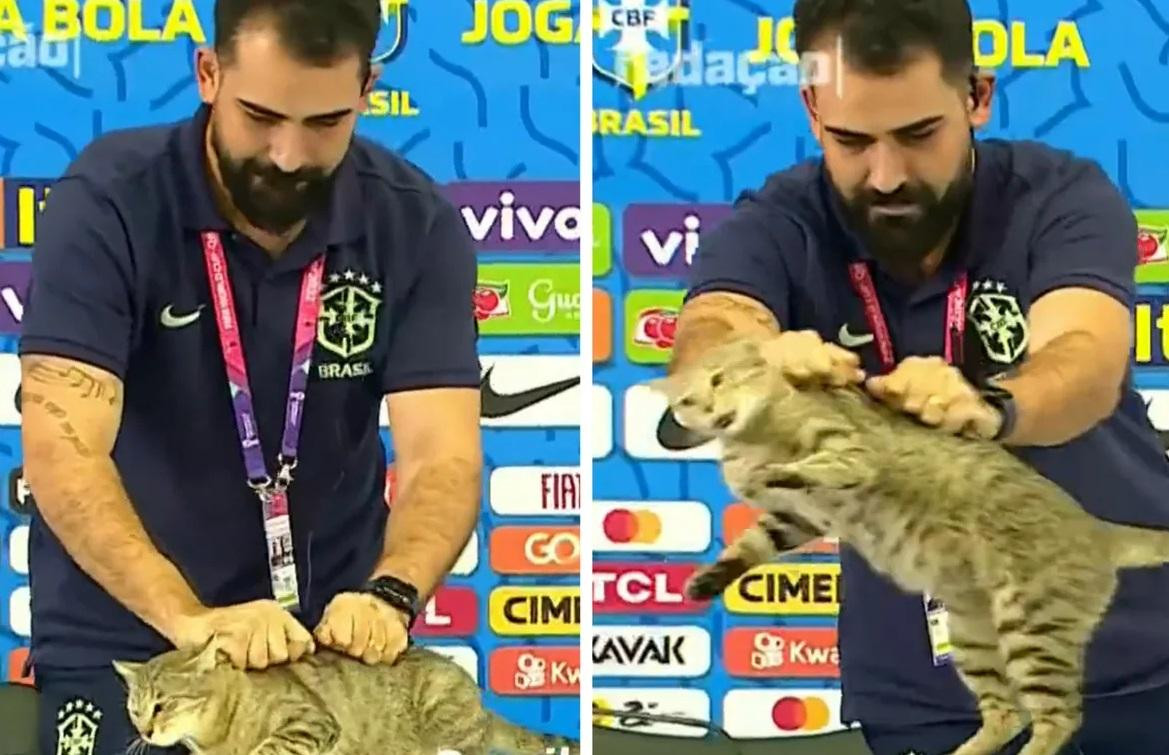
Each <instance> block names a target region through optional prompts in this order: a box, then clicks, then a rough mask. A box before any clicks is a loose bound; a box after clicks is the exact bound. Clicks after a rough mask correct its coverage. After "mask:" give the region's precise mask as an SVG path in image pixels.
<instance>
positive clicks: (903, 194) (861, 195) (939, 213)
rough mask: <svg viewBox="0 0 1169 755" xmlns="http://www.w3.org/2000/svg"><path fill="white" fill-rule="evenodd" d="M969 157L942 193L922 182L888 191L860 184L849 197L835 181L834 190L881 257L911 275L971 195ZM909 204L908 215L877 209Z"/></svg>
mask: <svg viewBox="0 0 1169 755" xmlns="http://www.w3.org/2000/svg"><path fill="white" fill-rule="evenodd" d="M972 168H973V156H972V153H971V151H970V150H967V152H966V158H965V159H964V160H963V161H962V165H961V167H960V168H959V170H958V174H957V175H956V176H955V177H954V178H953V179H952V180H951V181H950V183H949V184H947V185H946V186H945V187H944V188H943V189H942V190H941V192H940V193H938V192H936V191H935V190H933V189H931V188H930V187H929V186H926V185H924V184H914V183H906V184H905V185H903V186H902V187H901V188H899V189H898V190H897V191H895V192H893V193H892V194H882V193H880V192H875V191H872V190H869V189H865V188H861V189H860V190H859V191H858V192H857V194H856V195H855V196H854V197H852V198H851V199H848V198H846V197H844V196H843V195H842V194H841V193H840V191H839V189H837V188H836V185H835V183H834V182H831V181H830V182H829V183H830V184H832V190H833V191H834V192H836V194H837V198H838V199H839V201H840V203H841V205H842V206H843V207H844V208H845V213H846V215H847V216H848V222H849V225H850V226H851V228H852V229H853V230H854V231H855V232H856V233H857V235H858V236H859V237H860V239H861V241H862V242H863V243H864V244H865V246H866V247H867V248H868V250H869V252H870V253H872V255H873V256H874V257H876V258H877V259H878V260H879V261H881V262H882V263H884V264H886V265H887V266H888V267H889V268H891V269H892V270H893V271H895V272H897V273H899V274H905V275H912V274H914V273H917V272H918V271H919V270H920V266H921V262H922V260H924V259H925V258H926V257H927V256H929V254H930V253H931V252H932V251H934V250H936V249H937V247H938V245H939V244H940V243H941V242H942V240H943V239H944V238H945V236H946V234H947V233H948V232H949V231H950V229H951V228H953V227H954V225H955V224H956V223H957V221H958V219H959V218H960V217H961V215H962V213H963V212H964V211H965V209H966V204H967V202H968V201H969V199H970V195H971V194H972V193H973V188H974V174H973V171H972ZM905 205H909V206H911V207H912V208H913V209H914V211H913V212H911V213H907V214H895V215H894V214H884V213H880V212H874V210H875V209H878V208H881V207H891V206H905Z"/></svg>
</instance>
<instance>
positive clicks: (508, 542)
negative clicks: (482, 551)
mask: <svg viewBox="0 0 1169 755" xmlns="http://www.w3.org/2000/svg"><path fill="white" fill-rule="evenodd" d="M490 551H491V568H492V570H494V571H495V572H496V573H497V574H577V573H579V572H580V528H579V527H544V526H537V527H514V526H502V527H495V528H493V529H492V530H491V545H490Z"/></svg>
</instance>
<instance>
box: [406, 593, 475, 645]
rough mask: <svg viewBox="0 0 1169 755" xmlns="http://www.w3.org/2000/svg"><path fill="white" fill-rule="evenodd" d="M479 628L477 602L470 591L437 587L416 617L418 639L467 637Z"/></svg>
mask: <svg viewBox="0 0 1169 755" xmlns="http://www.w3.org/2000/svg"><path fill="white" fill-rule="evenodd" d="M478 628H479V598H478V596H477V595H476V594H475V591H474V590H473V589H471V588H470V587H440V588H438V590H437V591H436V592H435V593H434V595H433V596H432V597H431V599H430V600H428V601H427V602H426V608H425V609H424V610H423V611H422V613H420V614H418V622H417V623H416V624H415V625H414V633H415V634H417V635H419V636H421V637H470V636H471V635H473V634H475V631H476V630H477V629H478Z"/></svg>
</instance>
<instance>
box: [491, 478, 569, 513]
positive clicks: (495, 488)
mask: <svg viewBox="0 0 1169 755" xmlns="http://www.w3.org/2000/svg"><path fill="white" fill-rule="evenodd" d="M487 487H488V491H487V497H488V499H489V500H490V501H491V510H492V511H494V512H495V513H496V514H503V515H504V516H579V515H580V467H497V468H495V469H493V470H492V471H491V477H490V478H489V479H488V482H487Z"/></svg>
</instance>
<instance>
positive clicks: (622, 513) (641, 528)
mask: <svg viewBox="0 0 1169 755" xmlns="http://www.w3.org/2000/svg"><path fill="white" fill-rule="evenodd" d="M601 528H602V529H603V530H604V532H605V537H607V538H609V540H610V541H612V542H614V543H653V542H656V541H657V539H658V538H659V537H661V536H662V520H661V518H659V517H658V515H657V514H655V513H654V512H652V511H648V510H646V509H635V510H634V509H613V510H612V511H610V512H609V513H608V514H605V519H604V521H603V522H602V523H601Z"/></svg>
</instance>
